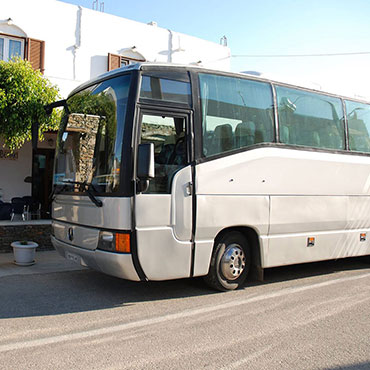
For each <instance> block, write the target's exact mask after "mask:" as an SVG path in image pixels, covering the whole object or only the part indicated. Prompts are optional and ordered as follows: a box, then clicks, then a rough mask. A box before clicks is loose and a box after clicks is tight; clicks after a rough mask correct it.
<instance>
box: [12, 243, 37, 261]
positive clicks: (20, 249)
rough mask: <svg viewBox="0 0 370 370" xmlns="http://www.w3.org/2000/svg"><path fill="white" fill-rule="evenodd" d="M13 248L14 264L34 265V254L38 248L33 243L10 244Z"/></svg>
mask: <svg viewBox="0 0 370 370" xmlns="http://www.w3.org/2000/svg"><path fill="white" fill-rule="evenodd" d="M10 245H11V246H12V247H13V253H14V263H15V264H16V265H18V266H31V265H33V264H34V263H35V252H36V248H37V247H38V246H39V245H38V244H37V243H35V242H27V244H24V243H23V244H22V243H21V242H13V243H12V244H10Z"/></svg>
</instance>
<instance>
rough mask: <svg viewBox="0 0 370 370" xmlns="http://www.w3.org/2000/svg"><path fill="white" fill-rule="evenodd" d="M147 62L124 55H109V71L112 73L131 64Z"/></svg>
mask: <svg viewBox="0 0 370 370" xmlns="http://www.w3.org/2000/svg"><path fill="white" fill-rule="evenodd" d="M139 62H145V59H144V58H131V57H127V56H123V55H118V54H111V53H109V54H108V71H112V70H113V69H117V68H120V67H123V66H127V65H129V64H134V63H139Z"/></svg>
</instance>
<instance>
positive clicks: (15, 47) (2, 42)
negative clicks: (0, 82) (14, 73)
mask: <svg viewBox="0 0 370 370" xmlns="http://www.w3.org/2000/svg"><path fill="white" fill-rule="evenodd" d="M15 57H21V58H24V40H23V39H16V38H12V37H7V36H0V60H5V61H6V62H7V61H8V60H11V59H12V58H15Z"/></svg>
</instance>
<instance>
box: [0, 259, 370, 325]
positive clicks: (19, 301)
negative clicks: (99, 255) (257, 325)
mask: <svg viewBox="0 0 370 370" xmlns="http://www.w3.org/2000/svg"><path fill="white" fill-rule="evenodd" d="M366 262H367V261H366ZM369 268H370V265H369V264H367V263H365V259H363V258H353V259H346V260H338V261H327V262H319V263H311V264H304V265H295V266H287V267H279V268H275V269H269V270H267V272H266V274H265V282H264V283H259V282H256V281H251V282H249V283H247V285H246V286H245V288H244V289H248V286H256V285H259V284H273V283H277V282H281V281H286V280H293V279H303V278H307V277H312V276H317V275H325V274H332V273H334V272H337V271H345V270H359V269H369ZM209 294H223V293H217V292H215V291H213V290H211V289H209V288H207V286H206V285H205V284H204V283H203V280H202V279H201V278H196V279H182V280H172V281H165V282H145V283H144V282H142V283H137V282H130V281H126V280H121V279H118V278H114V277H111V276H107V275H104V274H102V273H99V272H96V271H92V270H83V271H71V272H61V273H51V274H35V275H24V276H22V275H17V276H8V277H3V278H1V279H0V319H4V318H16V317H31V316H45V315H59V314H66V313H74V312H86V311H92V310H101V309H106V308H113V307H120V306H127V305H131V304H135V303H137V302H144V301H159V300H166V299H176V298H182V297H192V296H202V295H209Z"/></svg>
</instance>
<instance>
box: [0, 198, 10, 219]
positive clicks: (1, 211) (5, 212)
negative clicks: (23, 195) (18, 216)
mask: <svg viewBox="0 0 370 370" xmlns="http://www.w3.org/2000/svg"><path fill="white" fill-rule="evenodd" d="M11 213H12V205H11V204H10V203H4V202H1V203H0V221H3V220H10V219H11Z"/></svg>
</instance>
